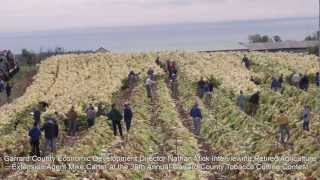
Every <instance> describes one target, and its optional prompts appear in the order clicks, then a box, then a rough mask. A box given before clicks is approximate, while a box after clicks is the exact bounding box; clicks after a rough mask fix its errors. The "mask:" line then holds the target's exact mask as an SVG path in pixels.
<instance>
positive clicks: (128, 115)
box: [123, 102, 133, 132]
mask: <svg viewBox="0 0 320 180" xmlns="http://www.w3.org/2000/svg"><path fill="white" fill-rule="evenodd" d="M123 117H124V122H125V124H126V129H127V132H129V130H130V127H131V122H132V117H133V113H132V110H131V107H130V104H129V103H128V102H126V103H125V104H124V109H123Z"/></svg>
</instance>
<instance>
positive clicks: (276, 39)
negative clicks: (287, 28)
mask: <svg viewBox="0 0 320 180" xmlns="http://www.w3.org/2000/svg"><path fill="white" fill-rule="evenodd" d="M273 41H274V42H282V39H281V37H280V36H278V35H275V36H273Z"/></svg>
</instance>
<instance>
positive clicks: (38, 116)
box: [33, 108, 41, 125]
mask: <svg viewBox="0 0 320 180" xmlns="http://www.w3.org/2000/svg"><path fill="white" fill-rule="evenodd" d="M33 120H34V122H35V123H37V124H39V125H40V123H41V112H40V110H39V108H34V109H33Z"/></svg>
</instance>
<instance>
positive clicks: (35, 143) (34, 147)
mask: <svg viewBox="0 0 320 180" xmlns="http://www.w3.org/2000/svg"><path fill="white" fill-rule="evenodd" d="M29 137H30V145H31V156H37V157H40V148H39V146H40V137H41V130H40V128H39V125H38V123H36V122H35V123H33V127H32V129H30V131H29Z"/></svg>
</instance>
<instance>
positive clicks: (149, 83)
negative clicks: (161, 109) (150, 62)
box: [146, 75, 156, 99]
mask: <svg viewBox="0 0 320 180" xmlns="http://www.w3.org/2000/svg"><path fill="white" fill-rule="evenodd" d="M155 84H156V82H155V81H154V80H152V77H151V75H148V78H147V80H146V89H147V95H148V97H149V98H151V99H152V98H154V95H155V94H154V90H155V88H154V86H155Z"/></svg>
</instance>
